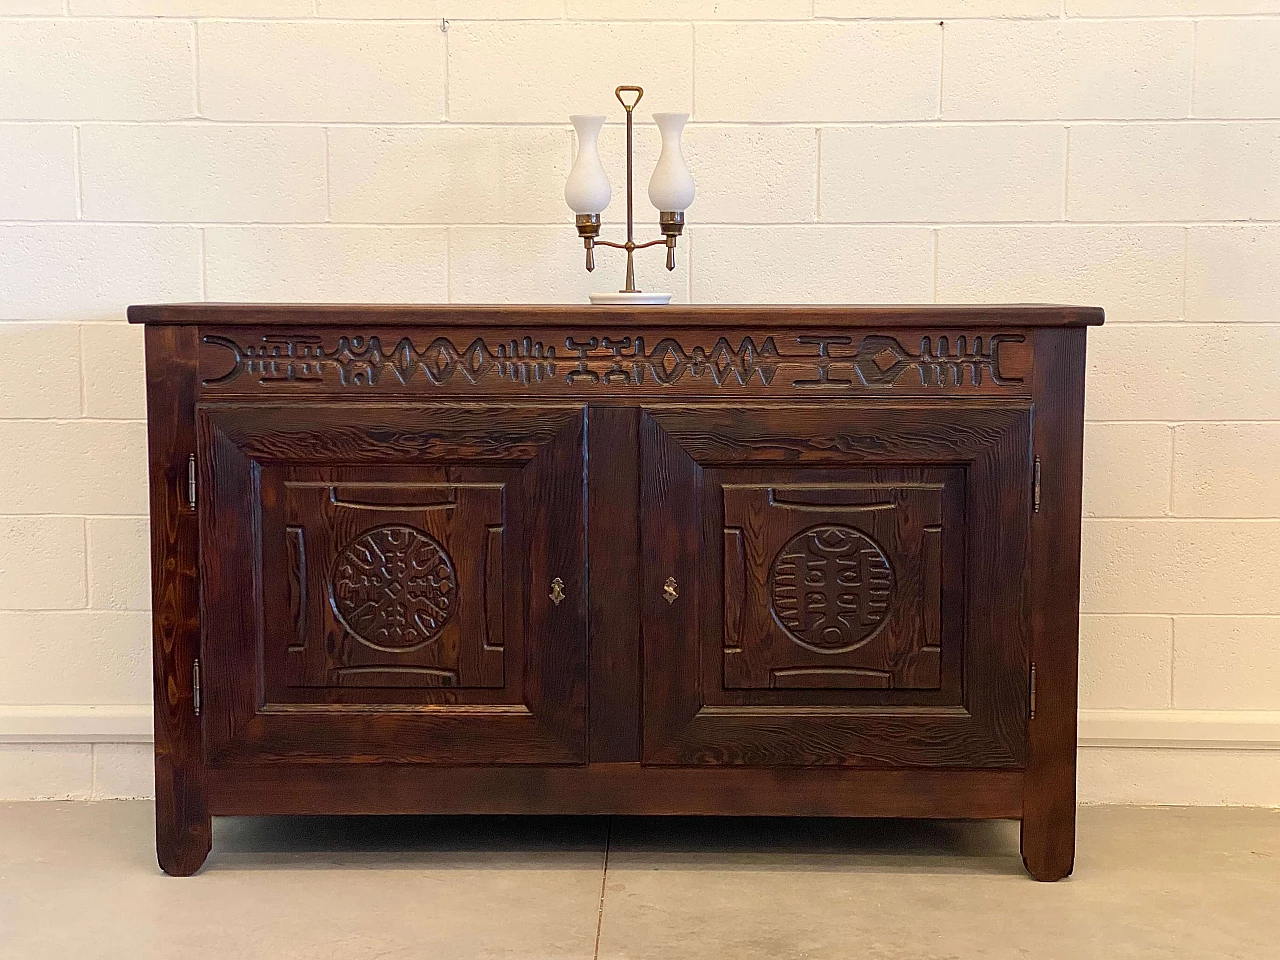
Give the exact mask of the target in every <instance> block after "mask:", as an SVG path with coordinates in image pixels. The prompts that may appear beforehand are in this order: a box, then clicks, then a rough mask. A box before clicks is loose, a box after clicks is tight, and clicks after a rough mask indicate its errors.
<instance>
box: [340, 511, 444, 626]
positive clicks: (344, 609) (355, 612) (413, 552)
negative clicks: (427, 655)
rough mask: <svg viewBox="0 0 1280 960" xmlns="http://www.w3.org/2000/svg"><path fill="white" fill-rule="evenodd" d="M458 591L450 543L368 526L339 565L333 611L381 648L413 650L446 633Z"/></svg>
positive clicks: (342, 555)
mask: <svg viewBox="0 0 1280 960" xmlns="http://www.w3.org/2000/svg"><path fill="white" fill-rule="evenodd" d="M457 591H458V585H457V580H456V578H455V577H454V572H453V561H452V560H451V559H450V558H449V555H448V554H447V553H445V550H444V547H442V546H440V544H439V543H438V542H437V541H436V540H435V539H434V538H433V537H431V536H429V535H428V534H426V533H424V532H423V531H421V530H419V529H417V528H416V527H406V526H400V525H393V526H385V527H375V528H374V529H372V530H366V531H365V532H364V533H362V534H361V535H360V536H358V537H357V538H356V539H355V540H353V541H351V543H349V544H347V545H346V546H345V547H344V548H343V549H342V552H341V553H339V554H338V559H337V560H336V561H335V562H334V565H333V577H332V578H331V581H330V597H331V599H332V602H333V611H334V613H335V614H337V616H338V619H339V620H340V621H341V622H342V625H343V626H344V627H346V628H347V630H349V631H350V632H351V635H352V636H354V637H355V638H356V639H357V640H360V641H361V642H363V643H366V644H368V645H369V646H371V647H373V648H375V649H377V650H391V651H404V650H412V649H414V648H415V647H420V646H422V645H423V644H426V643H430V642H431V641H432V640H434V639H435V638H436V637H438V636H439V635H440V631H441V630H443V629H444V625H445V624H446V623H448V622H449V618H450V616H451V615H452V614H453V607H454V604H455V601H456V594H457Z"/></svg>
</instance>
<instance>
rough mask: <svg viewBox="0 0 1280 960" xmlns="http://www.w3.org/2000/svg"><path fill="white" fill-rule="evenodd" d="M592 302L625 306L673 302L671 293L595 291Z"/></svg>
mask: <svg viewBox="0 0 1280 960" xmlns="http://www.w3.org/2000/svg"><path fill="white" fill-rule="evenodd" d="M590 296H591V302H592V303H596V304H613V305H619V304H621V305H623V306H640V305H645V304H666V303H670V302H671V294H669V293H616V292H615V293H593V294H590Z"/></svg>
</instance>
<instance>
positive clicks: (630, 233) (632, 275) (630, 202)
mask: <svg viewBox="0 0 1280 960" xmlns="http://www.w3.org/2000/svg"><path fill="white" fill-rule="evenodd" d="M624 93H634V94H635V95H636V98H635V100H633V101H632V102H631V103H627V101H625V100H623V99H622V95H623V94H624ZM613 95H614V96H615V97H617V98H618V102H619V103H620V104H622V109H623V110H625V111H627V285H626V286H625V287H624V288H623V289H622V292H623V293H639V291H638V290H636V237H635V215H634V212H633V211H634V203H635V197H634V194H635V187H634V185H633V183H632V180H633V179H634V175H633V172H632V166H633V163H634V152H635V151H634V146H633V137H634V133H633V116H632V111H633V110H635V108H636V105H637V104H638V103H639V102H640V100H641V98H643V97H644V90H642V89H641V88H640V87H618V89H617V90H615V91H613Z"/></svg>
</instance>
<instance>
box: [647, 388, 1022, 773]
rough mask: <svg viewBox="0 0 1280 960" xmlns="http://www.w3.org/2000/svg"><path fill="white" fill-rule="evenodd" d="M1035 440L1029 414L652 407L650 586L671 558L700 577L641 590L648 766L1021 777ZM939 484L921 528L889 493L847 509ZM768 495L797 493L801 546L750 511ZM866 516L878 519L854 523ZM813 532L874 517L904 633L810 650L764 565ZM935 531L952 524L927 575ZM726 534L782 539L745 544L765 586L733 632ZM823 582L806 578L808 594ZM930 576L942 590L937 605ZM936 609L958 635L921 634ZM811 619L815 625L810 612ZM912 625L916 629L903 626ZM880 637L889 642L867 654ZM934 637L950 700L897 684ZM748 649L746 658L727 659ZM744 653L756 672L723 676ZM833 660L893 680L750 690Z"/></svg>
mask: <svg viewBox="0 0 1280 960" xmlns="http://www.w3.org/2000/svg"><path fill="white" fill-rule="evenodd" d="M1030 430H1031V411H1030V409H1029V407H1028V406H1027V405H1026V404H1023V403H1002V404H996V403H981V404H978V403H967V404H960V403H952V404H940V403H939V404H930V405H921V406H911V405H898V404H889V403H878V404H870V403H867V404H848V405H845V404H828V405H826V406H824V407H813V406H805V407H794V406H790V405H787V406H762V405H743V406H736V407H726V406H721V405H714V406H713V405H709V404H700V405H697V406H689V407H684V406H649V407H646V408H644V416H643V420H642V424H641V457H640V461H641V463H640V466H641V477H642V479H641V529H642V535H641V539H642V543H643V548H644V550H645V556H646V560H647V562H650V563H652V564H653V566H654V567H658V568H659V569H655V570H650V569H646V573H645V577H644V583H645V590H646V591H647V592H648V593H649V594H650V595H652V592H653V591H654V590H655V583H660V582H661V577H662V576H664V574H663V573H662V570H661V564H663V563H664V562H665V563H666V564H667V565H668V566H669V567H671V568H673V569H675V570H676V571H678V572H676V573H674V576H675V577H676V579H677V580H679V581H680V582H681V583H682V584H685V585H686V586H685V589H684V591H683V592H682V595H681V598H680V599H679V600H678V601H676V603H674V604H666V603H663V602H655V601H653V600H651V599H650V597H649V596H646V598H645V604H646V615H645V617H644V620H643V629H644V645H645V658H646V659H645V663H646V670H645V705H644V710H645V751H644V759H645V761H646V762H648V763H670V764H691V763H692V764H734V765H749V766H750V765H754V766H764V765H776V764H797V765H811V764H833V765H862V766H876V765H881V766H895V765H934V766H971V767H1010V768H1018V767H1021V766H1022V765H1023V764H1024V763H1025V759H1026V713H1025V702H1026V684H1025V676H1026V662H1027V650H1028V647H1029V643H1030V640H1029V637H1030V623H1029V620H1028V610H1027V605H1026V600H1025V593H1026V584H1027V576H1028V545H1029V522H1030V512H1031V486H1030V483H1031V451H1030V439H1031V438H1030ZM925 465H927V466H925ZM929 471H932V472H929ZM913 483H914V484H916V485H917V486H915V487H914V488H913V487H911V486H910V484H913ZM895 484H896V485H897V486H896V487H895ZM931 486H932V487H933V488H934V490H935V498H934V499H933V501H932V505H931V509H929V510H926V511H925V512H924V513H922V514H921V516H920V518H919V519H918V521H912V522H908V521H909V518H908V515H907V514H906V513H905V512H899V511H897V510H896V508H895V507H894V504H893V503H892V502H885V503H881V504H879V506H883V507H886V508H890V510H889V511H888V512H887V514H886V515H888V514H897V515H898V518H897V519H896V520H893V519H891V520H886V521H871V520H870V519H869V518H871V517H874V516H876V515H877V511H876V510H870V511H852V512H851V506H853V507H857V506H859V505H860V504H858V503H854V502H853V501H856V500H858V499H859V498H860V495H859V497H855V496H853V495H852V494H851V493H850V491H851V489H853V488H861V489H863V490H870V491H875V490H877V489H878V490H880V491H881V492H882V494H883V496H885V497H888V496H889V495H890V493H889V492H891V491H893V490H895V489H899V490H903V491H906V490H914V491H915V492H916V493H919V494H922V495H923V494H925V493H926V492H928V490H929V489H930V487H931ZM760 489H764V490H766V491H767V490H769V489H774V490H775V499H776V496H777V494H776V491H777V490H778V489H782V490H783V491H784V493H783V494H782V496H783V498H784V499H789V500H791V501H793V503H792V504H791V506H792V507H797V506H799V507H802V508H803V509H798V510H794V511H793V512H794V513H796V514H798V515H799V516H800V518H801V519H799V520H796V519H791V520H787V521H785V522H787V523H789V524H792V525H793V526H789V527H787V528H786V531H785V534H786V535H784V534H777V535H776V536H774V537H773V539H772V540H768V539H767V537H768V527H767V526H766V524H765V522H764V521H763V520H762V519H761V517H760V516H758V515H757V514H758V512H757V514H752V513H751V512H744V511H743V510H742V509H740V507H741V506H742V504H737V505H735V501H736V500H740V499H742V497H741V495H742V494H744V493H747V492H749V491H751V490H760ZM886 491H888V492H886ZM757 499H758V498H757ZM861 499H865V498H861ZM922 503H924V501H922ZM861 505H865V504H861ZM873 505H874V504H873ZM922 509H923V507H922ZM726 511H729V515H728V517H727V515H726ZM780 512H785V511H780ZM853 512H859V513H863V514H865V515H864V516H862V517H861V519H858V520H853V519H850V517H851V516H852V515H853ZM880 512H885V511H880ZM776 522H778V523H781V522H784V521H781V520H779V521H776ZM878 523H883V524H884V525H883V526H881V525H878ZM814 524H835V525H844V526H846V527H848V525H849V524H855V525H858V524H860V526H856V529H859V530H863V531H867V532H869V533H870V534H871V535H873V536H875V537H878V538H879V540H880V541H881V544H882V545H883V548H884V549H885V550H887V551H888V562H889V565H890V566H892V567H893V568H894V569H895V570H896V575H897V577H898V578H899V580H901V581H902V582H901V584H899V585H897V586H895V587H894V590H893V593H894V596H893V597H892V598H890V601H889V602H891V603H892V605H893V609H894V620H895V623H894V624H893V625H892V627H890V628H888V632H882V633H880V634H868V636H867V638H866V641H865V643H863V644H862V646H855V647H853V648H851V649H849V650H848V651H836V653H835V654H832V653H826V652H823V651H822V650H820V649H815V648H813V647H812V646H810V647H808V648H805V647H799V646H798V645H797V644H796V643H795V642H794V640H795V638H794V636H792V634H794V630H793V629H790V628H788V627H787V625H786V623H785V613H784V614H779V613H778V611H776V610H771V609H767V605H768V604H769V603H770V599H771V598H770V596H769V591H768V590H767V589H766V588H765V586H764V584H765V583H766V582H768V581H769V579H770V578H771V577H772V576H773V575H774V574H773V572H772V571H770V570H766V569H765V568H766V567H771V566H773V565H775V564H776V562H777V561H776V559H775V557H781V556H782V555H783V553H785V546H782V545H783V544H784V541H785V540H786V536H788V535H790V534H792V533H794V532H795V531H796V530H804V529H812V528H813V526H812V525H814ZM895 524H903V526H902V529H901V530H896V529H895V528H894V525H895ZM926 527H931V528H934V529H936V530H937V531H938V532H939V534H942V533H943V531H948V532H947V533H945V535H943V536H942V542H941V543H940V544H938V548H939V549H940V550H941V551H942V555H941V556H940V557H938V558H936V559H934V560H933V561H932V562H933V566H932V567H931V568H930V567H928V566H927V565H926V563H925V556H926V554H927V553H928V551H929V550H930V547H931V544H932V542H933V534H931V533H929V532H928V531H926V529H925V528H926ZM726 528H731V529H739V528H740V529H741V530H742V538H743V540H744V541H746V542H747V543H749V544H761V543H766V544H767V548H760V547H759V546H757V547H755V548H751V549H748V551H747V556H746V573H745V576H744V578H742V579H745V581H746V582H749V583H755V584H756V589H754V590H753V591H744V595H745V603H746V609H745V610H744V611H740V612H739V618H738V620H737V621H736V622H735V623H734V626H732V627H731V628H729V631H728V633H727V634H726V631H725V627H724V626H723V620H724V617H725V616H726V610H727V605H726V603H725V600H724V596H725V589H726V586H725V585H726V584H730V585H733V584H735V583H737V582H738V580H739V578H738V575H737V574H734V575H731V576H726V575H725V574H724V573H723V565H724V558H725V550H724V544H725V542H726V540H725V530H726ZM849 529H854V527H849ZM780 546H782V552H777V551H778V549H779V547H780ZM650 558H651V559H650ZM820 572H821V571H810V572H809V574H808V577H809V581H808V583H807V585H806V586H804V587H803V592H804V594H805V596H806V598H810V601H811V598H813V597H815V596H816V595H817V593H818V592H819V587H818V586H817V581H816V580H814V579H813V578H814V577H815V576H818V575H819V574H820ZM935 578H937V580H938V581H939V584H938V589H937V591H936V593H935V594H934V595H935V596H936V598H937V599H936V601H934V602H932V603H930V604H922V603H921V602H920V598H921V597H922V596H923V595H924V594H925V592H926V591H928V590H930V585H931V584H932V583H933V582H934V579H935ZM842 589H843V590H844V591H845V592H846V593H847V592H849V591H852V589H853V587H851V586H848V585H846V586H845V587H843V588H842ZM837 592H838V591H837ZM829 599H830V597H827V598H826V600H829ZM826 600H824V601H823V602H824V603H825V602H826ZM941 609H946V610H947V614H948V615H947V620H946V623H947V627H946V633H947V636H945V637H943V636H941V632H942V630H941V624H940V633H939V634H938V635H930V633H929V632H928V631H927V630H926V629H925V624H926V623H928V622H929V621H930V617H938V618H941V614H940V610H941ZM930 610H932V611H933V612H932V613H930ZM805 616H806V617H808V618H809V619H808V622H809V623H810V624H813V623H816V622H818V621H817V620H815V619H814V617H815V612H814V610H813V608H812V607H810V609H809V610H808V612H807V613H806V614H805ZM899 621H900V624H899ZM899 629H901V630H902V631H904V632H903V633H902V635H901V636H898V635H896V634H895V633H894V632H892V631H896V630H899ZM726 636H728V637H730V638H731V639H729V640H726ZM877 637H878V638H879V640H880V642H881V644H882V645H883V646H881V647H880V648H877V647H876V646H874V645H873V643H872V642H873V641H874V640H876V639H877ZM811 639H812V638H811ZM930 640H934V641H936V642H938V644H939V648H938V649H937V653H936V657H937V666H938V673H937V674H936V677H937V682H936V683H934V682H933V681H932V677H930V683H931V685H932V686H933V687H934V688H936V691H935V690H930V689H919V688H918V687H917V688H916V689H912V688H911V687H910V686H901V685H900V687H899V689H888V688H890V687H892V686H893V683H892V681H893V678H895V677H901V678H904V679H905V678H906V677H907V676H909V675H912V674H911V673H910V672H911V671H912V670H914V669H915V660H916V658H917V657H919V656H929V657H932V656H935V654H934V653H932V648H933V644H931V643H930V642H929V641H930ZM735 644H736V645H737V650H739V651H741V652H732V649H733V645H735ZM726 646H730V648H731V652H725V650H724V648H725V647H726ZM926 647H929V648H930V652H929V653H927V654H926V652H925V649H924V648H926ZM752 648H754V649H752ZM738 658H743V659H745V660H746V661H747V665H746V666H745V667H743V668H739V667H735V666H732V665H730V666H726V665H725V664H732V661H733V660H735V659H738ZM784 658H785V659H784ZM752 661H754V663H755V665H754V667H753V666H752V665H751V662H752ZM824 664H826V665H829V666H832V667H843V668H846V669H862V670H877V669H878V670H880V671H881V672H882V674H881V675H885V677H886V679H885V682H882V683H879V684H872V683H869V682H868V679H867V678H866V677H865V676H859V675H856V674H855V675H854V676H847V675H846V676H845V677H844V678H840V679H837V678H836V677H835V676H832V675H830V674H828V675H827V676H826V677H825V678H824V682H820V683H812V686H810V687H809V688H808V689H804V687H805V685H806V684H807V683H810V682H811V681H809V680H807V679H806V677H805V674H804V673H803V672H801V673H794V672H793V673H791V674H789V675H784V676H785V678H786V679H785V681H784V682H783V683H781V684H773V683H770V684H765V683H763V682H756V683H754V684H748V683H746V682H745V681H746V680H747V679H752V678H755V679H757V680H759V679H760V678H762V677H766V676H769V675H770V673H771V671H772V669H773V668H775V667H778V666H782V667H784V668H793V669H797V670H799V669H803V670H809V671H816V670H819V669H820V668H821V667H822V666H823V665H824ZM918 686H923V685H918Z"/></svg>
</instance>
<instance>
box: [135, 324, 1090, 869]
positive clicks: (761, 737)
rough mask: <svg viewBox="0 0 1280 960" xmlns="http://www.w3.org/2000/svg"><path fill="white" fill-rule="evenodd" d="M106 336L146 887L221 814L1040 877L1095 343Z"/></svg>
mask: <svg viewBox="0 0 1280 960" xmlns="http://www.w3.org/2000/svg"><path fill="white" fill-rule="evenodd" d="M130 318H131V320H133V321H134V322H145V323H150V324H153V325H154V326H153V327H152V328H151V329H149V330H148V337H147V377H148V413H149V418H150V435H151V470H152V474H151V475H152V537H153V544H152V550H153V581H154V592H155V598H156V599H155V605H154V609H155V650H156V658H155V664H156V683H155V694H156V770H157V840H158V842H157V847H158V850H159V855H160V861H161V864H162V865H163V866H164V868H165V869H166V870H167V871H169V872H172V873H191V872H193V871H195V870H196V869H198V868H199V866H200V864H201V862H202V861H203V859H204V857H205V855H206V854H207V852H208V849H209V843H210V831H209V814H210V813H211V812H212V813H214V814H218V815H224V814H226V815H232V814H266V813H317V814H319V813H335V814H336V813H618V814H707V815H711V814H737V815H785V814H803V815H819V816H917V817H1021V818H1023V835H1022V853H1023V858H1024V862H1025V863H1026V866H1027V869H1028V871H1029V872H1030V873H1031V874H1032V875H1033V876H1035V877H1037V878H1039V879H1056V878H1058V877H1061V876H1065V875H1066V874H1067V873H1069V872H1070V870H1071V864H1072V855H1073V848H1074V784H1075V779H1074V778H1075V752H1074V751H1075V709H1076V686H1075V684H1076V659H1075V658H1076V655H1077V625H1078V601H1079V597H1078V576H1079V524H1080V472H1081V437H1082V419H1083V376H1084V367H1083V363H1084V339H1085V333H1086V331H1085V329H1084V327H1086V326H1089V325H1094V324H1097V323H1100V322H1101V320H1102V312H1101V311H1100V310H1098V309H1096V308H1085V307H1054V306H995V307H987V306H967V307H934V306H918V307H917V306H904V307H874V306H873V307H855V306H841V307H770V306H754V307H670V308H661V309H631V308H604V307H576V306H547V307H528V306H510V307H506V306H480V307H472V306H421V307H419V306H394V305H386V306H341V305H330V306H324V305H321V306H288V305H252V304H249V305H218V304H189V305H178V306H157V307H135V308H131V310H130ZM175 324H177V325H176V326H175ZM197 325H198V328H197ZM193 453H194V454H195V455H196V456H197V458H198V464H199V488H200V497H199V508H198V515H197V512H193V511H191V510H190V509H189V508H188V507H187V506H186V500H185V494H186V491H185V481H186V465H187V457H188V456H190V455H191V454H193ZM1037 456H1038V457H1039V458H1040V459H1041V461H1042V463H1043V489H1042V497H1041V509H1040V512H1039V513H1033V507H1032V490H1031V484H1032V463H1033V458H1034V457H1037ZM553 580H558V581H559V584H560V586H558V587H557V588H556V589H554V590H553V589H552V581H553ZM202 615H203V618H204V624H205V629H204V633H203V636H201V617H202ZM197 654H199V655H200V656H201V661H202V664H201V665H202V673H203V677H204V683H203V692H204V710H203V712H202V715H201V717H200V718H199V719H197V718H196V717H195V716H194V710H193V708H194V703H193V700H192V684H191V672H190V671H191V664H192V662H193V661H194V659H195V657H196V656H197ZM1032 660H1035V662H1036V664H1037V670H1038V680H1039V697H1038V711H1037V714H1036V717H1035V719H1034V720H1031V721H1028V717H1027V707H1028V702H1027V701H1028V670H1029V666H1030V662H1031V661H1032Z"/></svg>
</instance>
